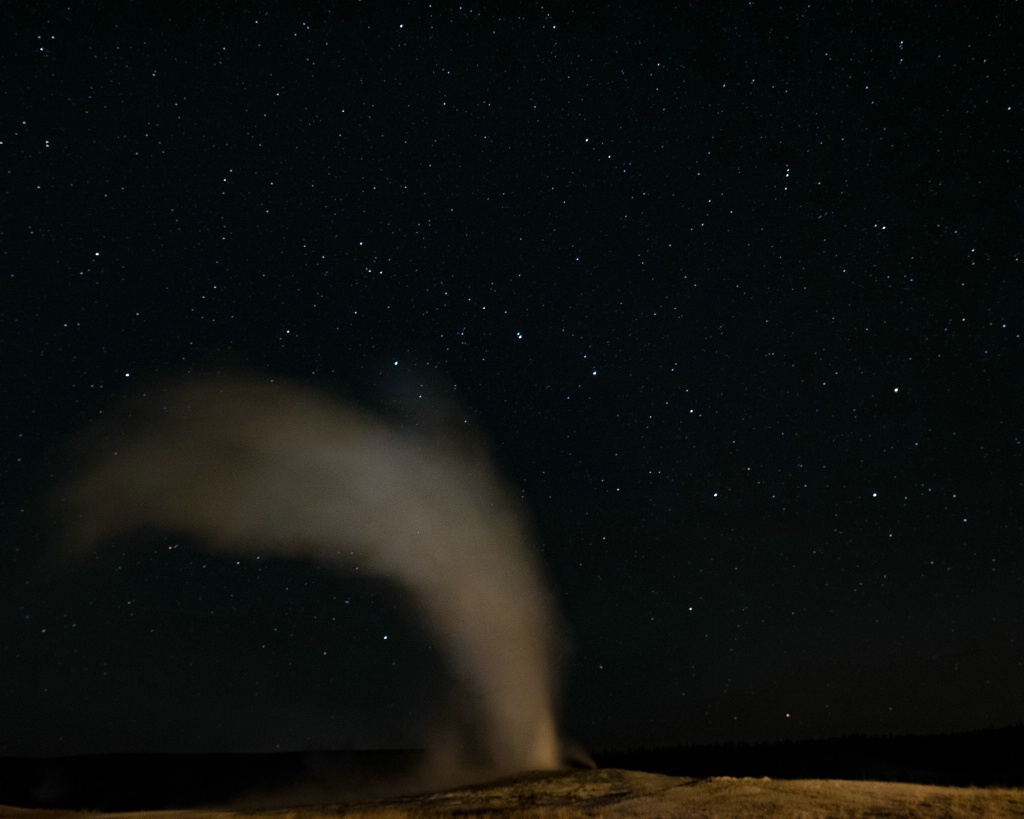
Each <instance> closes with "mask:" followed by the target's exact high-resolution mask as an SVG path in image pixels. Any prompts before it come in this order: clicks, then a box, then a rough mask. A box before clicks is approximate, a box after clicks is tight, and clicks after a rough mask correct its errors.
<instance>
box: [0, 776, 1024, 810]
mask: <svg viewBox="0 0 1024 819" xmlns="http://www.w3.org/2000/svg"><path fill="white" fill-rule="evenodd" d="M0 816H4V817H10V818H11V819H71V818H72V817H84V816H88V818H89V819H115V817H117V819H129V818H130V819H238V817H243V816H248V817H281V819H317V818H318V817H348V818H349V819H356V818H358V819H364V818H365V819H399V818H400V817H410V818H411V819H433V818H434V817H451V816H459V817H493V818H496V817H502V818H503V819H506V818H507V819H512V818H513V817H547V818H548V819H551V818H552V817H554V818H555V819H567V818H568V817H575V816H593V817H652V819H653V817H672V816H679V817H713V816H714V817H763V816H787V817H792V816H802V817H868V816H870V817H879V816H887V817H904V816H906V817H950V816H953V817H955V816H972V817H976V816H983V817H1010V816H1024V789H1017V788H952V787H939V786H932V785H912V784H905V783H899V782H850V781H842V780H824V779H811V780H772V779H767V778H765V779H751V778H733V777H710V778H704V779H694V778H686V777H671V776H663V775H660V774H651V773H642V772H639V771H624V770H615V769H601V770H583V771H569V772H564V773H545V774H534V775H529V776H523V777H518V778H516V779H511V780H504V781H500V782H495V783H491V784H487V785H480V786H475V787H469V788H460V789H457V790H452V791H446V792H443V793H437V794H430V795H427V796H419V797H410V798H404V799H398V800H389V801H386V802H372V803H363V804H359V805H350V806H308V807H295V808H283V809H282V808H278V809H274V810H266V811H260V810H247V809H217V808H210V809H190V810H173V811H150V812H141V813H140V812H135V813H95V812H92V813H88V814H84V813H79V812H75V811H62V810H31V809H21V808H4V807H2V806H0Z"/></svg>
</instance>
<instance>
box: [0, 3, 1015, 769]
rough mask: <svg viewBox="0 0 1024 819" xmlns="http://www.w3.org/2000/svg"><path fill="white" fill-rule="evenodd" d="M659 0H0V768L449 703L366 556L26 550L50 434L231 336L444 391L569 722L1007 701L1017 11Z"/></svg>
mask: <svg viewBox="0 0 1024 819" xmlns="http://www.w3.org/2000/svg"><path fill="white" fill-rule="evenodd" d="M671 5H676V4H668V3H628V4H627V3H623V4H612V3H600V2H593V3H572V2H533V3H526V2H522V3H512V4H505V3H484V2H481V3H464V4H462V5H461V6H456V5H454V4H448V3H441V4H433V8H431V7H430V6H427V5H426V4H408V5H405V4H401V3H386V4H385V3H371V2H367V3H362V4H355V3H339V4H327V3H324V4H320V3H316V2H308V3H305V4H299V3H293V4H287V3H278V4H248V3H207V2H202V3H200V2H182V3H159V4H157V3H152V4H149V3H139V4H128V3H114V2H110V3H99V2H96V3H83V4H76V9H75V10H74V11H68V10H67V9H66V8H65V7H64V5H59V6H58V4H52V3H20V2H14V3H4V4H3V7H2V9H0V77H2V82H0V143H2V144H0V377H2V381H0V385H2V386H0V432H2V435H0V456H2V457H0V513H2V514H0V754H52V753H82V752H99V751H122V750H169V751H186V750H190V751H205V750H218V751H245V750H273V749H282V750H284V749H302V748H311V747H312V748H330V747H346V746H365V745H384V746H387V745H400V744H402V743H403V742H405V743H408V742H409V738H410V736H411V733H410V732H411V731H412V728H411V727H410V726H415V725H416V724H418V721H421V720H422V719H423V714H424V713H425V712H429V709H430V703H432V702H435V701H437V700H438V699H439V698H440V697H442V696H443V693H442V691H441V689H443V688H444V683H443V679H444V673H443V661H442V660H439V659H438V658H437V657H435V656H434V655H433V654H432V653H431V651H430V650H429V646H427V645H425V643H424V640H423V639H422V634H421V633H420V631H419V630H418V629H417V627H416V623H415V616H414V615H413V614H412V613H410V612H409V611H408V610H407V609H406V608H405V607H404V604H403V603H402V601H401V599H400V598H399V597H398V596H397V595H396V594H394V592H393V591H392V590H391V589H390V588H389V587H387V586H386V585H383V584H379V583H377V584H375V583H368V582H365V581H362V580H357V579H355V578H349V579H345V578H338V577H332V576H329V575H326V574H324V573H323V572H321V571H319V570H317V569H315V568H313V567H310V566H306V565H303V564H300V563H273V564H270V565H258V564H255V563H253V562H251V561H241V562H239V563H237V564H236V563H235V562H234V561H230V560H226V559H222V558H215V557H210V556H209V555H207V554H205V553H204V552H203V551H202V550H201V549H199V548H197V546H198V545H199V544H195V543H189V542H187V541H183V540H181V539H180V538H178V539H174V538H172V537H170V536H163V537H161V536H152V537H148V538H140V542H139V543H138V544H137V545H136V548H134V549H130V548H127V547H126V548H124V549H123V550H120V551H115V552H114V553H113V554H107V555H105V556H103V557H98V558H97V559H95V560H91V561H89V562H87V563H86V564H85V565H83V566H80V567H78V568H77V569H75V570H74V571H72V572H67V571H65V572H63V573H62V572H54V571H52V570H51V569H49V568H47V567H46V566H45V565H41V563H40V558H41V556H42V554H43V550H44V544H45V543H46V538H47V536H48V532H50V529H49V528H48V521H47V520H46V517H45V515H44V514H42V513H41V512H40V511H39V508H40V505H39V501H38V497H39V493H41V492H42V491H44V490H45V488H46V486H47V485H49V484H50V482H51V481H52V480H54V478H55V477H56V476H58V475H59V473H60V465H61V456H60V454H59V453H60V451H61V444H62V442H64V441H65V440H66V439H67V437H68V435H69V434H71V433H72V432H73V431H74V430H75V429H76V428H78V427H79V426H80V425H81V424H83V423H84V422H86V421H87V420H88V419H90V418H92V417H94V416H95V414H96V413H97V412H98V411H99V410H100V409H101V408H102V407H103V406H104V405H105V404H106V403H107V402H108V401H110V400H111V399H114V398H115V397H117V396H119V395H121V394H122V393H124V392H125V391H126V390H130V389H131V387H132V385H133V384H136V383H138V382H140V381H143V382H144V381H148V380H151V379H153V378H155V377H159V376H162V375H172V374H180V373H184V372H188V371H191V370H197V369H209V368H211V367H214V368H217V367H227V366H235V365H241V366H245V367H247V368H250V369H253V370H257V371H260V372H266V373H271V374H274V375H277V376H287V377H290V378H293V379H297V380H299V381H301V382H303V383H307V384H310V385H313V386H317V387H320V388H322V389H325V390H327V391H329V392H333V393H335V394H344V395H349V396H355V397H357V398H358V399H359V400H361V401H363V402H366V403H369V404H371V405H373V406H376V407H379V408H382V409H383V410H384V411H388V412H397V413H399V414H403V413H404V415H405V417H406V418H412V419H413V420H411V421H409V423H414V422H415V419H416V417H417V415H416V414H417V412H424V413H425V414H427V415H429V412H430V410H429V408H430V407H431V406H434V405H436V403H437V399H436V396H437V395H442V396H445V395H447V393H448V392H450V391H451V392H454V393H455V394H456V395H457V396H458V398H459V400H460V401H461V402H463V403H464V405H465V406H467V407H471V408H472V409H473V411H474V413H475V418H476V419H478V421H479V425H480V426H481V427H482V428H484V429H486V430H487V431H488V433H489V436H490V438H491V440H492V442H493V445H494V450H495V452H496V453H497V454H498V459H499V462H500V463H501V464H502V467H503V469H504V471H505V473H506V475H507V476H508V477H509V478H510V479H511V480H512V481H513V482H514V483H515V484H516V485H517V486H519V487H521V488H522V490H523V496H524V498H525V499H526V501H527V503H528V504H529V506H530V507H531V508H532V510H533V514H534V518H535V522H536V529H537V532H538V540H539V547H540V548H541V550H542V553H543V558H544V561H545V565H546V567H547V569H548V571H549V573H550V576H551V579H552V584H553V587H554V589H555V591H556V594H557V598H558V602H559V605H560V607H561V610H562V612H563V614H564V617H565V620H566V623H567V632H568V634H569V635H570V638H571V646H572V647H571V650H570V652H569V653H568V656H567V660H566V662H565V685H564V705H563V714H564V723H565V726H566V730H567V732H568V733H570V734H571V735H573V736H575V737H577V738H579V739H580V740H581V741H583V742H584V743H585V744H587V745H589V746H590V747H591V748H607V747H630V746H636V745H653V744H662V743H669V744H672V743H688V742H717V741H731V740H739V741H761V740H773V739H777V738H792V739H797V738H803V737H819V736H835V735H842V734H848V733H855V732H864V733H886V734H888V733H896V734H898V733H906V732H915V733H918V732H944V731H949V730H965V729H973V728H980V727H985V726H988V725H1005V724H1009V723H1015V722H1016V721H1018V720H1020V719H1021V718H1024V688H1022V681H1024V610H1022V584H1024V539H1022V524H1024V520H1022V501H1024V477H1022V460H1024V369H1022V365H1024V347H1022V345H1024V339H1022V334H1024V264H1022V252H1024V247H1022V245H1024V241H1022V237H1024V194H1022V182H1024V177H1022V162H1021V160H1022V155H1024V141H1022V137H1021V135H1022V133H1024V116H1022V113H1024V78H1022V72H1024V68H1022V67H1024V46H1022V43H1024V26H1022V25H1021V24H1022V18H1024V8H1022V6H1021V5H1020V4H1019V3H1013V4H1011V3H1003V4H996V3H991V4H988V3H986V4H952V3H944V4H923V3H900V4H885V3H856V4H844V3H828V4H825V3H810V4H784V5H776V4H768V3H760V2H751V3H742V4H740V3H714V4H710V3H709V4H678V5H680V6H682V8H678V9H674V10H673V9H671V8H670V6H671ZM328 6H331V7H332V8H330V9H329V8H327V7H328ZM421 385H422V386H421ZM421 394H422V395H423V396H424V398H422V399H420V395H421ZM431 396H435V398H431ZM424 406H426V407H427V410H425V411H424V410H422V407H424ZM418 408H419V409H418ZM385 635H387V637H388V639H386V640H385V639H384V637H385ZM325 652H326V653H325Z"/></svg>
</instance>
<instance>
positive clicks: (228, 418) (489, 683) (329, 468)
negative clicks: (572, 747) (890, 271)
mask: <svg viewBox="0 0 1024 819" xmlns="http://www.w3.org/2000/svg"><path fill="white" fill-rule="evenodd" d="M113 414H114V415H116V416H117V420H116V422H112V421H109V420H108V421H105V422H103V423H102V424H98V425H96V426H95V427H93V428H92V429H91V430H90V431H88V432H87V433H86V434H85V435H84V436H83V437H82V444H81V446H80V452H79V458H80V460H81V463H80V465H79V466H78V467H77V469H76V472H75V473H74V475H73V477H72V478H71V479H69V480H68V481H67V482H66V483H65V484H63V485H62V486H60V487H59V489H58V492H57V493H56V494H57V496H58V503H59V504H60V505H61V506H62V507H63V517H64V520H65V521H66V529H65V531H64V538H63V541H64V545H63V547H62V548H65V549H66V550H67V552H68V554H69V555H70V554H73V553H76V552H77V553H82V552H85V551H88V550H90V549H92V548H94V547H96V546H97V545H98V544H100V543H102V542H103V541H107V540H109V539H110V538H112V537H115V536H118V535H124V534H128V533H130V532H132V531H134V530H138V529H153V528H158V529H163V530H171V531H175V532H185V533H190V534H193V535H196V536H198V537H199V538H201V541H202V543H203V544H205V546H206V548H208V549H210V550H211V551H214V552H219V553H229V554H260V555H280V556H285V557H299V558H308V559H310V560H313V561H315V562H316V563H318V564H319V565H321V566H325V567H327V568H333V569H345V568H347V567H352V566H355V565H358V566H359V567H360V570H361V571H370V572H372V573H375V574H377V575H380V576H382V577H385V578H388V579H389V580H391V581H393V582H394V583H396V584H397V585H398V586H399V587H400V588H402V589H404V590H405V592H406V593H408V595H409V596H410V597H411V599H412V601H413V604H414V607H415V609H416V610H417V611H419V612H421V613H422V616H423V617H424V618H425V621H426V623H427V625H428V626H429V628H430V630H431V631H432V633H433V634H434V635H435V637H436V639H437V640H438V641H439V642H440V643H441V645H442V647H443V649H444V652H445V655H446V659H447V660H448V662H449V663H450V665H451V667H452V673H453V676H454V678H455V680H456V686H457V690H456V691H455V692H453V694H452V697H451V702H450V704H449V706H448V708H447V712H448V713H447V719H444V720H442V721H441V724H439V726H438V728H437V730H435V731H432V732H431V736H429V737H427V753H426V755H425V758H424V761H423V763H422V766H421V768H420V770H419V771H417V773H416V775H415V776H414V777H413V778H412V780H411V781H410V786H411V787H420V788H424V789H426V788H430V787H434V786H437V787H440V786H444V785H448V784H457V783H460V782H468V781H474V780H481V779H484V778H487V777H491V776H500V775H505V774H510V773H516V772H520V771H525V770H533V769H551V768H556V767H559V765H560V761H561V760H560V758H559V756H560V753H559V743H558V739H557V736H556V728H555V716H554V694H553V692H554V687H555V686H554V678H553V670H552V659H553V626H554V624H555V623H556V622H557V619H556V615H555V612H554V609H553V605H552V602H551V599H550V597H549V595H548V592H547V590H546V588H545V586H544V583H543V582H542V579H541V572H540V570H539V566H538V564H537V561H536V559H535V557H534V554H533V553H532V552H531V550H530V549H529V548H528V546H527V543H528V541H529V537H528V534H527V531H526V527H525V524H524V520H523V515H522V513H521V510H520V509H519V508H518V506H517V504H516V503H515V502H514V500H513V499H512V497H511V495H510V493H509V491H508V490H507V489H506V487H505V486H503V485H502V483H501V482H500V481H499V480H498V479H497V478H496V477H495V475H494V473H493V472H492V470H491V468H490V467H489V465H488V464H487V463H486V462H485V460H484V459H483V458H479V457H469V456H467V455H466V454H464V453H462V452H460V451H457V450H455V449H453V448H451V447H446V446H444V445H443V444H441V443H439V442H438V441H436V440H428V439H426V438H424V437H423V436H418V435H415V434H412V433H409V432H406V431H402V430H399V429H395V428H393V427H391V426H389V425H387V424H385V423H383V422H381V421H380V420H378V419H375V418H373V417H372V416H370V415H368V414H365V413H363V412H361V411H360V410H358V409H355V408H353V407H352V406H350V405H347V404H344V403H340V402H337V401H334V400H332V399H328V398H327V397H325V396H322V395H320V394H317V393H315V392H313V391H311V390H309V389H306V388H303V387H299V386H297V385H292V384H282V383H280V382H276V383H275V382H270V381H268V380H259V379H255V378H249V377H224V376H204V377H191V378H187V379H182V380H178V381H174V382H171V383H169V384H166V385H164V386H163V387H162V388H160V389H157V390H151V391H149V393H148V394H147V395H146V396H142V397H136V398H135V399H132V400H131V401H130V402H128V403H127V404H126V405H125V406H124V407H122V408H121V409H120V410H118V411H116V412H115V413H113ZM108 417H109V415H108ZM442 724H443V726H444V727H441V725H442Z"/></svg>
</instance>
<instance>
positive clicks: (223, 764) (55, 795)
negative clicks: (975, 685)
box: [0, 725, 1024, 811]
mask: <svg viewBox="0 0 1024 819" xmlns="http://www.w3.org/2000/svg"><path fill="white" fill-rule="evenodd" d="M1022 754H1024V726H1021V725H1018V726H1015V727H1011V728H1002V729H989V730H984V731H975V732H971V733H965V734H951V735H945V736H933V737H845V738H842V739H832V740H816V741H808V742H790V743H777V744H773V745H720V746H691V747H678V748H667V749H657V750H638V751H632V752H628V753H605V754H596V755H595V758H596V761H597V762H598V764H599V765H600V766H601V767H603V768H611V769H629V770H633V771H646V772H648V773H652V774H668V775H671V776H674V777H684V778H694V777H696V778H698V779H700V780H705V779H708V778H712V777H722V776H728V777H750V778H761V777H771V778H772V779H792V780H796V779H817V780H826V779H827V780H861V781H880V782H904V783H917V784H926V785H952V786H961V787H962V786H989V787H990V786H1004V787H1016V788H1020V787H1024V767H1022V766H1021V765H1020V764H1019V760H1020V758H1021V756H1022ZM415 759H416V752H413V751H359V752H330V753H289V754H192V755H186V754H105V755H95V756H78V757H58V758H50V759H28V758H6V759H3V758H0V805H7V806H19V807H25V808H57V809H71V810H94V811H139V810H167V809H184V808H190V807H196V806H201V805H218V804H226V803H231V802H234V801H237V800H239V799H240V798H242V797H244V796H245V795H247V794H251V793H253V792H254V791H257V790H258V791H263V792H266V791H275V790H278V789H281V790H283V789H287V788H288V787H289V786H290V785H293V784H294V783H296V782H303V781H310V780H314V781H316V780H321V781H322V780H325V779H326V780H329V781H331V782H334V783H337V782H342V783H344V782H353V783H365V782H367V781H374V780H378V781H386V780H387V779H388V778H389V777H391V776H395V775H399V774H400V773H401V772H402V771H403V770H405V769H407V768H409V767H411V766H412V765H413V764H414V763H415ZM332 801H333V800H332Z"/></svg>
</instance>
